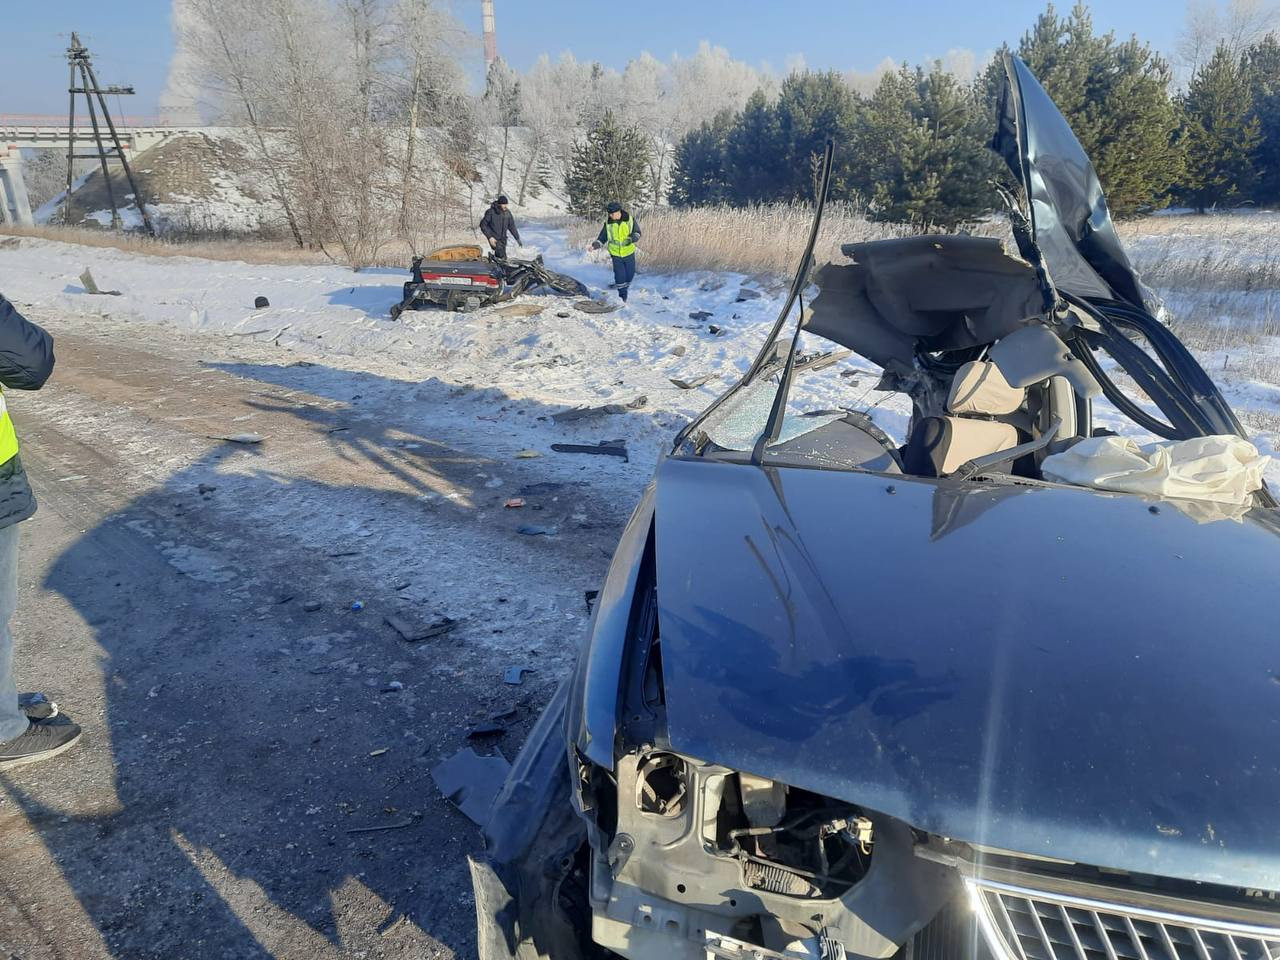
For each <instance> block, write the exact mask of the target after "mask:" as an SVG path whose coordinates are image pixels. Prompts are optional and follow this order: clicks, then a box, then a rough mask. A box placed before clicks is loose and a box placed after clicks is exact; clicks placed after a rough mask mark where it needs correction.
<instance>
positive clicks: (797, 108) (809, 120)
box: [774, 71, 859, 200]
mask: <svg viewBox="0 0 1280 960" xmlns="http://www.w3.org/2000/svg"><path fill="white" fill-rule="evenodd" d="M858 109H859V103H858V98H857V95H856V94H855V93H853V91H852V90H850V89H849V87H848V86H846V84H845V82H844V79H843V78H842V77H841V76H840V75H839V74H838V73H836V72H835V71H827V72H825V73H810V72H808V71H805V72H802V73H799V72H798V73H793V74H791V75H790V76H789V77H787V79H786V80H784V81H783V82H782V89H781V90H780V91H779V93H778V103H777V105H776V106H775V107H774V114H775V116H776V117H777V124H778V137H779V147H780V150H781V156H780V157H779V160H780V161H781V163H780V169H779V170H778V180H777V185H776V196H777V198H778V199H781V200H813V199H814V192H815V184H814V177H813V175H812V172H813V169H814V167H815V166H817V165H818V163H819V159H820V158H821V157H822V154H823V151H824V150H825V149H826V145H827V140H829V139H830V140H834V141H835V143H836V144H837V146H838V147H839V148H840V149H839V151H838V152H837V154H836V159H835V168H834V169H833V171H832V177H831V194H832V196H836V197H840V196H844V195H846V194H847V193H848V190H849V186H848V181H849V167H850V160H851V151H849V150H848V148H847V145H848V144H849V143H850V142H851V141H852V139H853V135H854V129H855V126H856V124H857V118H858Z"/></svg>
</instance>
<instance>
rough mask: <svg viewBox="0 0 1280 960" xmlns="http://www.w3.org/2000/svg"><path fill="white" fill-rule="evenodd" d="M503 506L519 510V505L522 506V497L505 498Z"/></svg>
mask: <svg viewBox="0 0 1280 960" xmlns="http://www.w3.org/2000/svg"><path fill="white" fill-rule="evenodd" d="M503 506H504V507H506V508H507V509H508V510H519V509H520V508H521V507H523V506H524V498H522V497H509V498H508V499H507V502H506V503H504V504H503Z"/></svg>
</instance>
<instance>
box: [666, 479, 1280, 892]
mask: <svg viewBox="0 0 1280 960" xmlns="http://www.w3.org/2000/svg"><path fill="white" fill-rule="evenodd" d="M1273 522H1274V521H1272V520H1270V519H1269V518H1267V517H1264V516H1261V512H1260V511H1255V512H1254V513H1253V514H1250V515H1249V516H1247V517H1246V518H1245V519H1244V520H1243V521H1242V522H1232V521H1229V520H1228V521H1223V522H1219V523H1207V524H1197V523H1196V521H1195V520H1194V519H1193V518H1190V517H1188V516H1185V515H1183V514H1182V513H1180V512H1179V511H1178V510H1176V509H1174V508H1173V506H1172V505H1170V504H1168V503H1164V504H1159V505H1156V506H1155V507H1154V508H1152V506H1151V504H1149V502H1148V501H1145V500H1142V499H1140V498H1137V497H1131V496H1117V495H1106V494H1099V493H1093V492H1088V491H1079V490H1068V489H1048V488H1028V487H997V486H992V485H985V484H976V483H968V484H966V483H964V482H960V481H949V480H941V481H926V480H917V479H911V478H902V477H886V476H879V475H874V474H862V473H848V472H835V471H822V470H805V469H795V468H789V469H788V468H783V469H776V468H758V467H752V466H746V465H733V464H723V463H714V462H706V461H694V460H682V459H675V458H673V459H669V460H667V461H665V462H664V463H663V464H662V465H661V466H660V468H659V473H658V477H657V507H656V529H655V545H656V550H657V571H656V575H657V596H658V603H659V621H660V636H661V640H662V662H663V674H664V679H665V684H666V697H667V712H668V723H669V728H670V738H671V743H672V746H673V747H674V749H676V750H678V751H680V752H681V753H685V754H687V755H689V756H694V757H698V758H700V759H703V760H707V761H712V762H717V763H722V764H725V765H728V766H730V767H734V768H736V769H740V770H745V771H748V772H750V773H754V774H758V775H761V776H766V777H771V778H774V779H777V780H780V781H783V782H786V783H790V784H793V785H795V786H799V787H804V788H806V789H809V790H813V791H816V792H819V793H823V794H826V795H829V796H835V797H839V798H843V799H846V800H848V801H851V802H856V803H859V804H861V805H864V806H866V807H868V808H870V809H873V810H878V811H880V812H882V813H885V814H889V815H891V816H895V817H898V818H900V819H902V820H904V821H906V822H907V823H909V824H911V825H913V826H915V827H918V828H920V829H923V830H927V831H929V832H931V833H934V834H937V835H941V836H947V837H952V838H956V839H960V840H965V841H970V842H974V843H980V844H985V845H988V846H991V847H995V848H1000V849H1004V850H1010V851H1016V852H1020V853H1025V854H1035V855H1043V856H1049V857H1056V858H1061V859H1066V860H1074V861H1078V862H1082V863H1086V864H1091V865H1095V866H1105V867H1112V868H1117V869H1123V870H1131V871H1140V872H1145V873H1152V874H1157V875H1163V876H1172V877H1183V878H1187V879H1193V880H1203V881H1211V882H1223V883H1230V884H1234V885H1241V886H1256V887H1260V888H1263V889H1276V888H1280V825H1278V824H1277V818H1276V808H1275V798H1276V797H1277V796H1280V749H1277V746H1276V744H1277V743H1280V642H1278V641H1277V637H1276V630H1275V614H1274V600H1273V598H1274V591H1275V583H1276V580H1277V576H1280V533H1278V532H1277V529H1276V528H1275V526H1273V525H1272V524H1273Z"/></svg>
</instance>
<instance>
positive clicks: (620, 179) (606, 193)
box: [565, 110, 650, 217]
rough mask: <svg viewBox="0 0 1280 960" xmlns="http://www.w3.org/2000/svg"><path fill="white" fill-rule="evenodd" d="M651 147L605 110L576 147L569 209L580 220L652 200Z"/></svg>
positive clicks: (633, 130)
mask: <svg viewBox="0 0 1280 960" xmlns="http://www.w3.org/2000/svg"><path fill="white" fill-rule="evenodd" d="M649 160H650V156H649V144H648V141H647V139H646V138H645V136H644V134H642V133H640V131H638V130H637V129H636V128H635V127H627V126H622V125H621V124H619V123H618V121H617V118H615V117H614V115H613V112H612V111H609V110H606V111H605V112H604V115H603V117H602V118H601V120H600V122H599V123H598V124H596V126H595V127H593V128H592V129H591V131H590V132H589V133H588V134H587V136H586V139H585V140H583V141H582V142H581V143H577V142H575V143H574V145H573V158H572V163H571V165H570V170H569V176H568V178H567V180H566V182H565V187H566V188H567V189H568V192H569V209H570V211H571V212H573V213H574V214H576V215H577V216H580V217H595V216H599V215H600V214H602V213H603V211H604V209H605V206H606V205H607V204H608V203H610V202H611V201H614V200H616V201H618V202H619V203H621V204H622V205H623V206H625V207H628V208H629V209H634V208H635V207H638V206H640V205H642V204H643V203H644V202H645V201H646V200H648V199H649V188H650V178H649Z"/></svg>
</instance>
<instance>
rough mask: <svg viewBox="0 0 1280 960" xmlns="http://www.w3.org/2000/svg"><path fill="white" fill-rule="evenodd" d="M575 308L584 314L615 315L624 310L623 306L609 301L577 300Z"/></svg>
mask: <svg viewBox="0 0 1280 960" xmlns="http://www.w3.org/2000/svg"><path fill="white" fill-rule="evenodd" d="M573 306H574V308H575V309H577V310H580V311H581V312H583V313H613V311H615V310H620V309H622V304H620V303H611V302H609V301H608V300H575V301H574V304H573ZM566 316H567V314H566Z"/></svg>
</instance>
